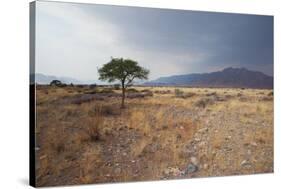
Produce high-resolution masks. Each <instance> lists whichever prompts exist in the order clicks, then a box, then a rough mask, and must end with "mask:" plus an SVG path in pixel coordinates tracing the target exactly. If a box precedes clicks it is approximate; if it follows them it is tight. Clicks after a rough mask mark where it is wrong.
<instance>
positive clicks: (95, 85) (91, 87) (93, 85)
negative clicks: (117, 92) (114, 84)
mask: <svg viewBox="0 0 281 189" xmlns="http://www.w3.org/2000/svg"><path fill="white" fill-rule="evenodd" d="M89 88H90V89H95V88H97V84H91V85H90V86H89Z"/></svg>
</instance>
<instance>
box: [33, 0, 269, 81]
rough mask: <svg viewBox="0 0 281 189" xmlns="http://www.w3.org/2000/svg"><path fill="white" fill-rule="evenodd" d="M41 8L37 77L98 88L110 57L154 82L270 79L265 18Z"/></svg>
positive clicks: (108, 8)
mask: <svg viewBox="0 0 281 189" xmlns="http://www.w3.org/2000/svg"><path fill="white" fill-rule="evenodd" d="M37 5H38V6H37V23H36V29H37V33H36V71H37V72H38V73H45V74H50V75H56V76H68V77H73V78H77V79H79V80H97V79H98V73H97V68H98V67H101V66H102V65H103V64H105V63H107V62H108V61H109V60H110V57H111V56H112V57H124V58H131V59H134V60H137V61H138V62H139V63H140V65H142V66H144V67H146V68H148V69H149V70H150V71H151V75H150V79H155V78H158V77H161V76H167V75H175V74H185V73H192V72H208V71H217V70H219V69H222V68H224V67H227V66H240V67H249V68H253V69H254V70H262V71H264V72H267V73H272V66H271V65H273V58H272V57H273V56H272V54H271V53H272V51H273V50H272V48H273V45H272V44H271V43H270V32H271V30H270V27H271V23H270V21H268V20H267V18H266V19H265V18H264V17H247V16H242V17H241V16H237V15H235V16H234V15H232V16H229V15H228V14H215V13H212V14H211V13H210V14H209V13H201V12H191V11H175V10H173V11H170V10H163V9H146V8H128V7H116V6H101V5H87V4H75V3H55V2H42V1H39V2H37ZM245 18H247V19H245ZM230 21H232V22H230ZM261 23H262V24H261ZM240 31H242V32H240ZM261 38H262V39H261ZM268 41H269V42H268ZM249 42H251V43H250V44H249ZM271 46H272V48H271Z"/></svg>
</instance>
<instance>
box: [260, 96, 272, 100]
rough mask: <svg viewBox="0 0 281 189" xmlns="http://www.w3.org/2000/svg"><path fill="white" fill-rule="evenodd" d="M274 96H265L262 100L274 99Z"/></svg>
mask: <svg viewBox="0 0 281 189" xmlns="http://www.w3.org/2000/svg"><path fill="white" fill-rule="evenodd" d="M272 100H273V97H272V96H264V97H262V98H261V99H260V101H272Z"/></svg>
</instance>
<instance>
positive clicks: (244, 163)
mask: <svg viewBox="0 0 281 189" xmlns="http://www.w3.org/2000/svg"><path fill="white" fill-rule="evenodd" d="M240 165H241V166H242V167H251V166H252V164H251V163H250V162H249V161H248V160H243V161H242V162H241V164H240Z"/></svg>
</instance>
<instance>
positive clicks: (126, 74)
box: [98, 58, 149, 108]
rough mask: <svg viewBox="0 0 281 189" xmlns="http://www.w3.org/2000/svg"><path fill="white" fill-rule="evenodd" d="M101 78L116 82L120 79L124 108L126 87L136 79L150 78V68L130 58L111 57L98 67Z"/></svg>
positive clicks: (122, 105)
mask: <svg viewBox="0 0 281 189" xmlns="http://www.w3.org/2000/svg"><path fill="white" fill-rule="evenodd" d="M98 73H99V75H100V77H99V79H100V80H102V81H108V82H110V83H111V82H114V81H116V80H117V81H120V83H121V86H122V104H121V107H122V108H124V99H125V91H126V88H127V87H128V86H130V85H132V83H133V80H134V79H148V74H149V70H147V69H145V68H143V67H141V66H139V65H138V62H136V61H134V60H130V59H123V58H111V61H110V62H108V63H107V64H104V65H103V67H102V68H100V69H98Z"/></svg>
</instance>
